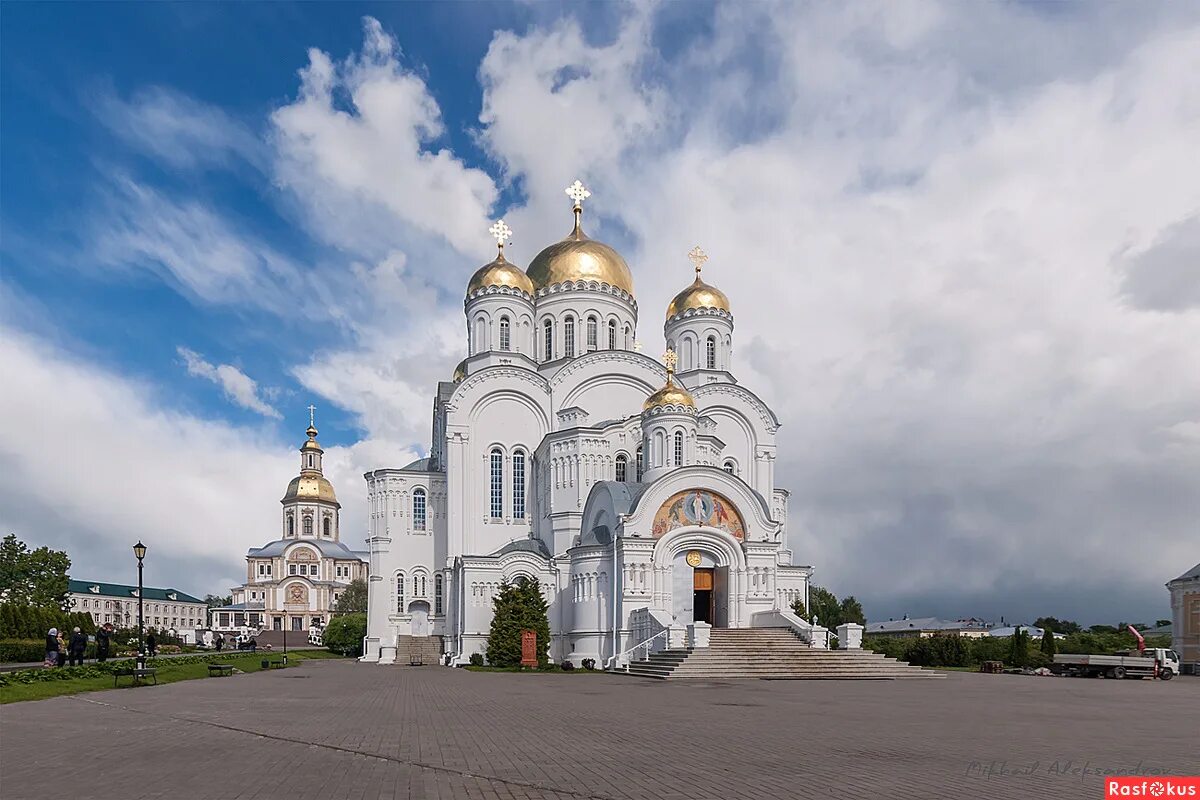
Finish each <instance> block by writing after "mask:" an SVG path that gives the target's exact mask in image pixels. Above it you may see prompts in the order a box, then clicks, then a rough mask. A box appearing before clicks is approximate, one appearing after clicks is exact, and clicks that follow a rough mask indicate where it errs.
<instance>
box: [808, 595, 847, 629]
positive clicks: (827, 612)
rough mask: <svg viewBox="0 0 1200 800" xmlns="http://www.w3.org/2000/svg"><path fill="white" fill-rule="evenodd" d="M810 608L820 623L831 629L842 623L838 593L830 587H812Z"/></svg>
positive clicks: (809, 598) (809, 601) (809, 600)
mask: <svg viewBox="0 0 1200 800" xmlns="http://www.w3.org/2000/svg"><path fill="white" fill-rule="evenodd" d="M808 610H809V611H810V612H812V615H813V616H814V617H816V620H817V624H818V625H822V626H824V627H826V628H829V629H830V630H833V629H834V628H836V627H837V626H838V625H841V624H842V618H841V616H842V608H841V605H840V604H839V603H838V599H837V595H835V594H834V593H833V592H831V591H829V590H828V589H823V588H821V587H820V586H814V587H812V589H811V590H810V591H809V594H808ZM809 621H810V622H811V621H812V620H809Z"/></svg>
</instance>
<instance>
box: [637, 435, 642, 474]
mask: <svg viewBox="0 0 1200 800" xmlns="http://www.w3.org/2000/svg"><path fill="white" fill-rule="evenodd" d="M642 469H643V464H642V446H641V445H640V444H639V445H638V449H637V479H638V482H639V483H640V482H641V480H642Z"/></svg>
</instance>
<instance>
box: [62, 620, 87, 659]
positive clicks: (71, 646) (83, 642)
mask: <svg viewBox="0 0 1200 800" xmlns="http://www.w3.org/2000/svg"><path fill="white" fill-rule="evenodd" d="M67 650H68V652H69V653H70V654H71V666H72V667H75V666H79V667H82V666H83V656H84V655H85V653H86V652H87V634H86V633H83V632H82V631H80V630H79V628H76V629H75V630H73V631H71V640H70V642H68V645H67ZM76 662H78V663H76Z"/></svg>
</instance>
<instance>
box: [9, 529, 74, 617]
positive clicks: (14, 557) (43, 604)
mask: <svg viewBox="0 0 1200 800" xmlns="http://www.w3.org/2000/svg"><path fill="white" fill-rule="evenodd" d="M70 569H71V559H70V558H68V557H67V554H66V553H64V552H62V551H61V550H51V549H50V548H49V547H39V548H38V549H36V550H30V549H29V547H28V546H26V544H25V543H24V542H22V541H21V540H20V539H18V538H17V535H16V534H15V533H10V534H8V535H7V536H5V537H4V539H3V540H2V541H0V598H3V599H4V601H5V602H9V603H16V604H17V605H24V606H34V607H36V608H57V609H59V610H61V611H66V610H67V609H68V608H69V607H70V606H69V603H70V601H69V600H68V599H67V571H68V570H70Z"/></svg>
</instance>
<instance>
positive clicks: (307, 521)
mask: <svg viewBox="0 0 1200 800" xmlns="http://www.w3.org/2000/svg"><path fill="white" fill-rule="evenodd" d="M304 535H305V536H312V517H305V518H304Z"/></svg>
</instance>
